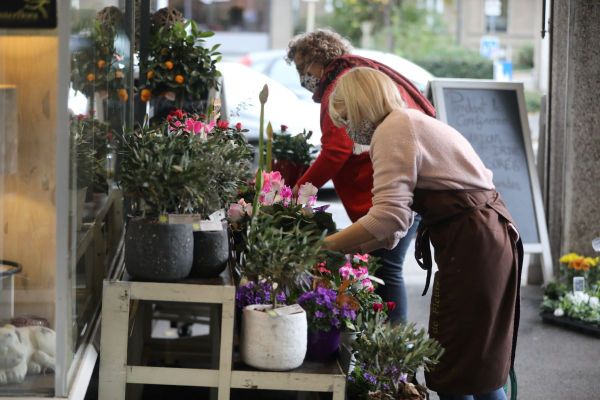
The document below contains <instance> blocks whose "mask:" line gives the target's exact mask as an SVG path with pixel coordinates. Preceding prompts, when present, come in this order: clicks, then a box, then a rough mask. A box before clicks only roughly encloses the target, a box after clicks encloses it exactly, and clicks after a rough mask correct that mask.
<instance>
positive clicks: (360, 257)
mask: <svg viewBox="0 0 600 400" xmlns="http://www.w3.org/2000/svg"><path fill="white" fill-rule="evenodd" d="M354 258H356V259H358V260H359V261H363V262H369V255H368V254H355V255H354Z"/></svg>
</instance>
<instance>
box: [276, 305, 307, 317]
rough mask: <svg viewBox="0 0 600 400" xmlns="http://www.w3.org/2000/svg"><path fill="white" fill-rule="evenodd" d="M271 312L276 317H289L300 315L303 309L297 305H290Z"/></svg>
mask: <svg viewBox="0 0 600 400" xmlns="http://www.w3.org/2000/svg"><path fill="white" fill-rule="evenodd" d="M272 311H273V312H274V313H275V314H276V315H291V314H298V313H301V312H303V311H304V309H303V308H302V307H300V305H299V304H292V305H291V306H285V307H279V308H276V309H275V310H272Z"/></svg>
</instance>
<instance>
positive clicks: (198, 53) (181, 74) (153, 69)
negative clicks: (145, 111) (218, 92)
mask: <svg viewBox="0 0 600 400" xmlns="http://www.w3.org/2000/svg"><path fill="white" fill-rule="evenodd" d="M188 28H189V29H190V31H191V33H190V34H189V35H188V33H187V31H186V30H187V29H188ZM213 35H214V33H213V32H210V31H206V32H203V31H200V30H199V29H198V27H197V25H196V23H195V22H194V21H188V22H186V23H182V22H175V23H174V24H173V26H172V27H161V28H159V29H158V30H157V31H156V32H155V33H154V34H153V35H152V38H151V40H150V46H149V52H148V58H147V59H142V60H140V67H141V68H140V70H141V73H142V74H143V76H145V77H146V83H145V85H144V87H142V88H140V90H141V97H142V100H143V101H147V100H148V98H147V97H146V96H145V93H144V92H143V91H144V89H147V90H149V91H150V93H151V96H152V97H157V96H163V95H166V96H168V95H167V93H173V94H174V96H173V97H174V98H173V97H170V96H169V97H168V98H169V100H170V101H174V104H173V106H179V107H181V106H183V104H184V102H192V103H193V102H197V101H199V100H205V99H206V98H207V97H208V93H209V90H210V89H212V88H216V87H217V86H218V77H219V76H220V73H219V71H218V70H217V67H216V63H217V62H219V61H220V60H221V54H220V53H219V52H217V48H218V47H219V45H214V46H212V47H211V48H205V47H204V46H203V43H204V42H205V38H208V37H211V36H213Z"/></svg>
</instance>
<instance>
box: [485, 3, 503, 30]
mask: <svg viewBox="0 0 600 400" xmlns="http://www.w3.org/2000/svg"><path fill="white" fill-rule="evenodd" d="M484 13H485V31H486V32H487V33H491V34H494V33H496V32H507V29H508V0H491V1H490V0H486V1H485V9H484Z"/></svg>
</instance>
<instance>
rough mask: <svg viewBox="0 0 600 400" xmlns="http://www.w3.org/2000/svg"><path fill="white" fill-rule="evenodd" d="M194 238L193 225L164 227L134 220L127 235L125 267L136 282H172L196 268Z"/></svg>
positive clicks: (128, 228)
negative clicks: (194, 266) (193, 261)
mask: <svg viewBox="0 0 600 400" xmlns="http://www.w3.org/2000/svg"><path fill="white" fill-rule="evenodd" d="M193 257H194V235H193V232H192V226H191V225H185V224H160V223H154V222H148V220H146V219H141V218H138V219H132V220H130V221H129V223H128V224H127V233H126V235H125V268H126V269H127V272H128V273H129V275H131V276H132V278H133V279H136V280H142V281H155V282H172V281H177V280H180V279H183V278H186V277H187V276H188V275H189V274H190V270H191V269H192V260H193Z"/></svg>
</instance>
